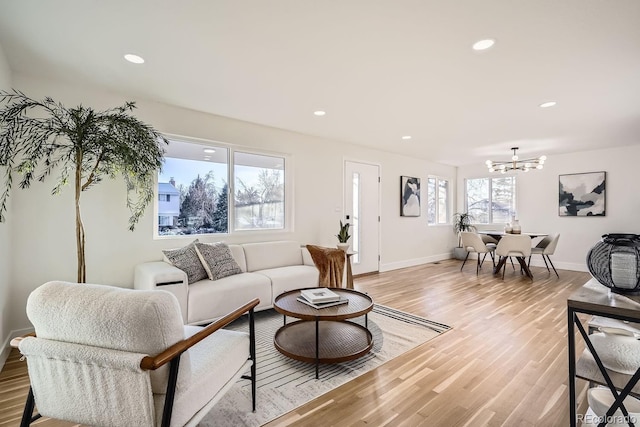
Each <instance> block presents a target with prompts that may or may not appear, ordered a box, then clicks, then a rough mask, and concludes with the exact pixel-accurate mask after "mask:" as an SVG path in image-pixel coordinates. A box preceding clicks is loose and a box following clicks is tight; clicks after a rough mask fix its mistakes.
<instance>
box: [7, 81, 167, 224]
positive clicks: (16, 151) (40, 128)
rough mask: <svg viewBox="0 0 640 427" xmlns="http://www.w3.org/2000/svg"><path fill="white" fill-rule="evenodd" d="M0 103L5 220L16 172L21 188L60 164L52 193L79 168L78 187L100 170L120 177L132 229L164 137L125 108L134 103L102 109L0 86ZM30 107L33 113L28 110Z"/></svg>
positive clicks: (147, 196) (149, 196) (148, 197)
mask: <svg viewBox="0 0 640 427" xmlns="http://www.w3.org/2000/svg"><path fill="white" fill-rule="evenodd" d="M0 104H6V105H5V106H4V107H3V108H2V109H0V166H5V167H6V169H5V188H4V192H3V194H2V196H0V221H3V220H4V213H5V212H6V208H7V199H8V197H9V190H10V189H11V185H12V182H13V175H14V173H15V172H17V173H19V174H20V175H21V176H22V179H21V180H20V183H19V186H20V188H23V189H24V188H29V186H30V185H31V183H32V182H33V180H34V179H35V180H37V181H41V182H43V181H45V179H46V178H47V177H48V176H49V175H50V174H51V173H52V172H53V171H54V170H56V169H59V171H60V172H59V175H58V178H57V180H56V183H55V186H54V188H53V190H52V193H53V194H57V193H59V192H60V191H61V190H62V188H63V187H65V186H66V185H68V184H69V181H70V178H73V176H72V175H71V174H72V173H74V172H75V170H76V169H79V171H80V173H81V178H82V181H81V190H82V191H86V190H88V189H89V188H91V187H93V186H94V185H95V184H97V183H99V182H100V181H101V180H102V179H103V177H104V176H108V177H110V178H115V177H116V176H117V175H121V176H122V177H124V179H125V182H126V186H127V206H128V207H129V208H130V210H131V218H130V219H129V225H130V229H132V230H133V228H134V227H135V224H136V223H137V222H138V220H139V219H140V217H141V216H142V214H143V213H144V210H145V208H146V206H147V205H148V204H149V202H151V201H152V200H153V197H154V177H155V174H156V172H157V170H158V169H159V168H160V167H161V166H162V161H163V158H164V149H163V148H162V147H161V144H160V143H159V142H160V141H162V142H164V143H168V141H167V140H166V139H165V138H164V137H163V136H162V135H160V134H159V133H158V132H156V131H155V130H154V129H153V128H151V127H150V126H149V125H146V124H144V123H142V122H141V121H139V120H138V119H136V118H135V117H133V116H131V115H129V114H128V112H130V111H132V110H133V109H134V108H135V103H133V102H127V103H126V104H124V105H123V106H121V107H117V108H113V109H110V110H106V111H94V110H93V109H92V108H88V107H84V106H82V105H80V106H78V107H75V108H66V107H64V106H63V105H62V104H61V103H56V102H55V101H54V100H53V99H51V98H49V97H47V98H45V99H44V100H43V101H35V100H33V99H31V98H29V97H27V96H26V95H24V94H23V93H22V92H19V91H17V90H14V91H12V92H7V91H0ZM31 112H33V113H34V114H35V115H37V116H35V117H30V116H28V115H27V114H28V113H31Z"/></svg>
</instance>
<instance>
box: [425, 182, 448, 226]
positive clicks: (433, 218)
mask: <svg viewBox="0 0 640 427" xmlns="http://www.w3.org/2000/svg"><path fill="white" fill-rule="evenodd" d="M449 187H450V185H449V180H448V179H445V178H440V177H429V178H427V223H428V224H429V225H436V224H450V223H451V221H450V219H451V212H450V203H449V198H450V196H449Z"/></svg>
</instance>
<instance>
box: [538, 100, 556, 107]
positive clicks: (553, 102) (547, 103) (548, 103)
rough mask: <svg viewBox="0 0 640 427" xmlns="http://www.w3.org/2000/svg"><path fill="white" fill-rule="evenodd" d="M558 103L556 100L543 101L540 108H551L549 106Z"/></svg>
mask: <svg viewBox="0 0 640 427" xmlns="http://www.w3.org/2000/svg"><path fill="white" fill-rule="evenodd" d="M556 104H557V102H556V101H548V102H543V103H542V104H540V108H549V107H553V106H554V105H556Z"/></svg>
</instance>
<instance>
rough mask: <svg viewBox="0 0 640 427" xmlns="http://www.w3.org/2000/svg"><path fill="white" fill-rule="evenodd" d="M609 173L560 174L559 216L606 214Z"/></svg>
mask: <svg viewBox="0 0 640 427" xmlns="http://www.w3.org/2000/svg"><path fill="white" fill-rule="evenodd" d="M606 180H607V173H606V172H604V171H601V172H585V173H572V174H566V175H559V176H558V215H559V216H605V214H606V191H605V190H606Z"/></svg>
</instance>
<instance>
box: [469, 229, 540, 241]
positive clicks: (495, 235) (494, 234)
mask: <svg viewBox="0 0 640 427" xmlns="http://www.w3.org/2000/svg"><path fill="white" fill-rule="evenodd" d="M477 233H478V234H484V235H487V236H491V237H493V238H495V239H496V240H500V238H501V237H502V236H504V235H505V234H514V233H507V232H506V231H504V230H478V232H477ZM519 234H525V235H527V236H529V237H531V238H532V239H535V238H536V237H547V236H548V235H549V234H548V233H532V232H524V231H523V232H521V233H519Z"/></svg>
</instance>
